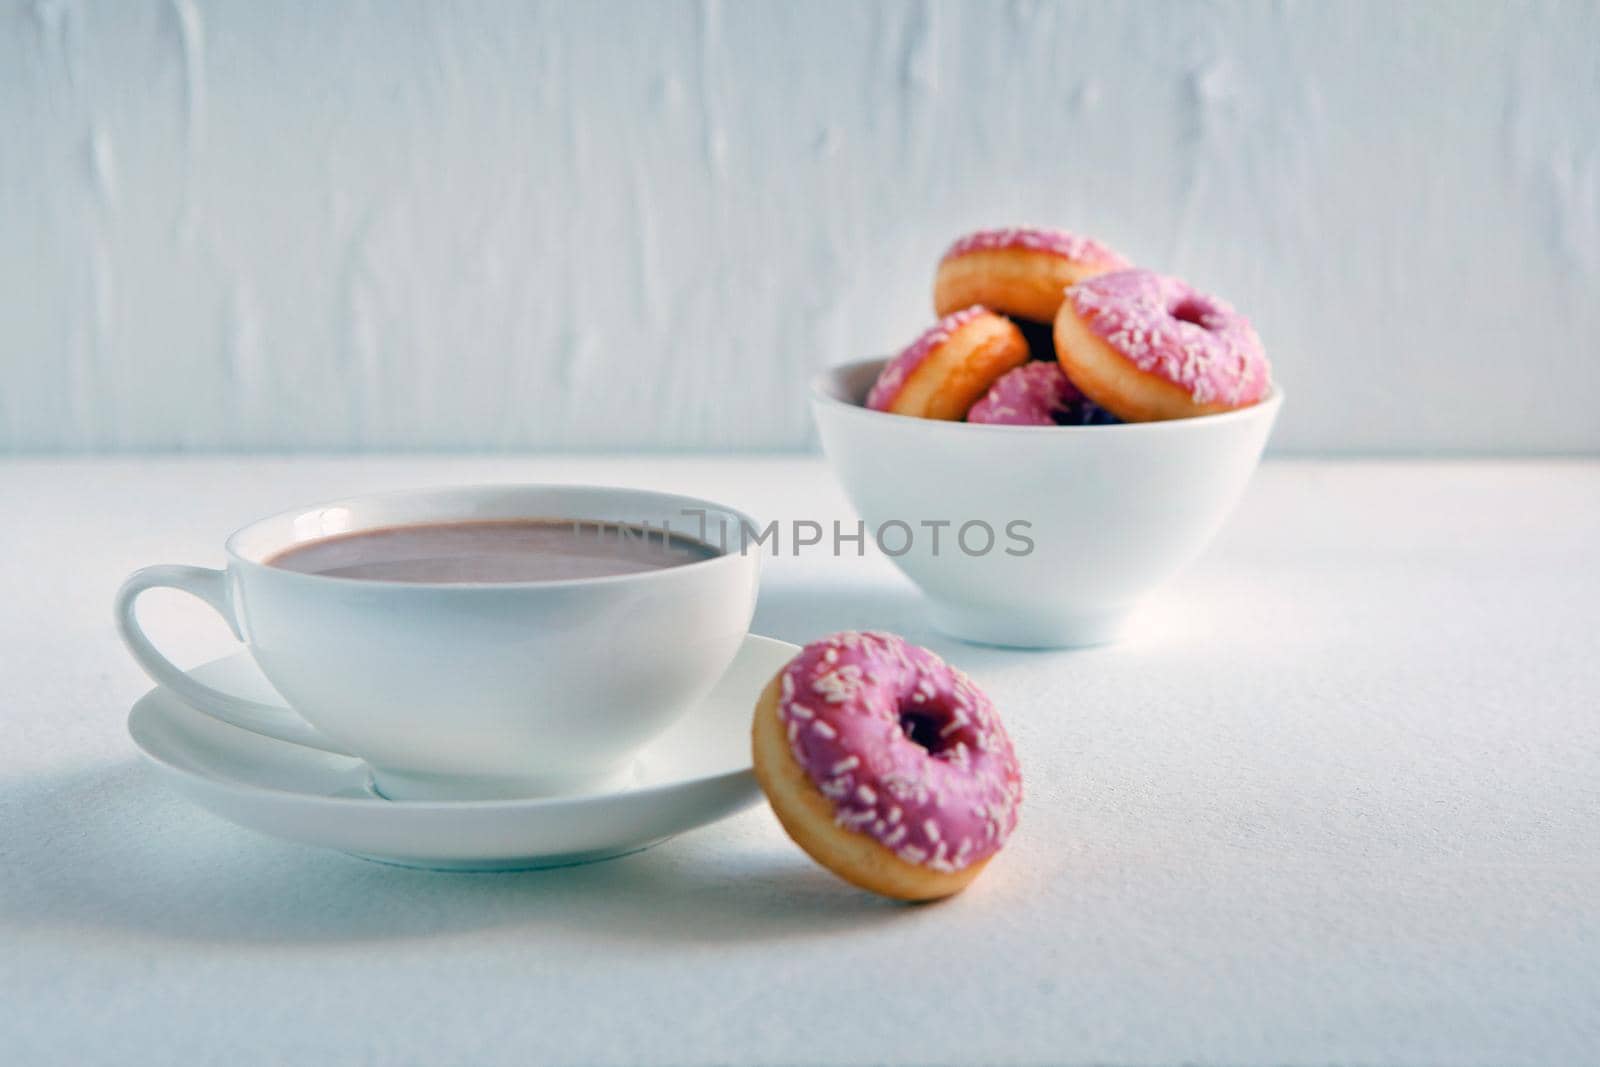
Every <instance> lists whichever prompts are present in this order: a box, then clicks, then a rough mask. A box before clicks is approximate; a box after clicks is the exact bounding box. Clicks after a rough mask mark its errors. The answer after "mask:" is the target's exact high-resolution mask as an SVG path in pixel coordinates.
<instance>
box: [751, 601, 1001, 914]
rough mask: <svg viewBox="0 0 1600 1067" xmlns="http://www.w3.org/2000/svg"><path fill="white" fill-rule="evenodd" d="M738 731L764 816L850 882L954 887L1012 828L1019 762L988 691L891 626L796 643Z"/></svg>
mask: <svg viewBox="0 0 1600 1067" xmlns="http://www.w3.org/2000/svg"><path fill="white" fill-rule="evenodd" d="M752 735H753V737H752V743H753V748H754V755H755V768H756V777H757V778H758V779H759V780H760V782H761V788H762V789H763V790H764V791H765V792H766V794H767V799H768V800H769V801H770V802H771V804H772V809H773V811H774V812H775V813H776V814H777V816H778V821H779V822H781V823H782V824H783V827H784V829H785V830H786V831H788V834H789V836H790V837H792V838H793V839H794V840H795V842H796V843H797V844H799V845H800V847H801V848H803V849H805V850H806V852H807V853H809V854H810V855H811V857H812V858H813V859H815V860H816V861H817V862H818V863H820V864H822V865H823V866H824V867H827V868H828V869H829V870H831V871H833V872H834V873H835V874H837V875H839V877H841V878H843V879H844V880H845V881H847V882H850V883H852V884H854V885H857V886H860V887H861V888H863V889H869V890H871V891H872V892H875V893H881V894H883V895H884V896H888V897H894V898H896V899H899V900H912V901H920V900H936V899H938V898H940V897H947V896H950V895H951V894H953V893H958V892H960V891H961V890H962V889H964V888H966V886H967V884H968V883H969V882H971V881H972V879H974V878H976V877H977V876H978V873H979V872H980V871H981V870H982V869H983V868H984V866H985V865H986V864H987V863H988V862H989V860H990V858H991V857H993V856H994V854H995V853H996V852H998V851H1000V848H1001V846H1003V845H1004V844H1005V842H1006V838H1008V837H1009V836H1010V835H1011V831H1012V830H1013V829H1015V827H1016V824H1017V808H1018V806H1019V804H1020V803H1021V801H1022V774H1021V771H1020V770H1019V769H1018V767H1017V758H1016V755H1015V753H1013V751H1012V748H1011V739H1010V738H1009V737H1007V736H1006V732H1005V728H1004V727H1003V726H1002V725H1001V724H1000V717H999V716H998V715H997V714H996V713H995V710H994V706H993V705H992V704H990V703H989V698H988V697H986V696H984V695H983V693H982V692H980V691H979V690H978V688H977V687H976V686H974V685H973V684H972V682H971V680H970V679H968V678H967V676H966V675H964V674H962V673H961V672H960V671H959V670H957V669H955V668H954V667H951V666H949V665H948V664H946V663H945V662H944V661H943V660H941V659H940V658H939V657H938V656H936V655H934V654H933V653H932V652H929V651H928V650H927V649H924V648H918V647H917V646H915V645H910V644H907V643H906V642H905V641H904V640H902V639H901V638H899V637H896V636H895V635H893V634H885V633H840V634H834V635H833V636H832V637H825V638H823V639H822V640H820V641H814V642H812V643H811V644H809V645H807V646H806V647H805V648H803V649H801V651H800V654H799V655H797V656H795V658H794V659H793V660H791V661H790V662H789V663H788V665H787V666H785V667H784V668H783V669H782V670H781V671H779V672H778V674H777V676H776V677H774V678H773V679H772V682H771V683H770V684H769V685H768V686H767V688H766V690H765V691H764V692H763V693H762V694H761V699H760V700H759V701H757V703H756V711H755V725H754V727H753V730H752Z"/></svg>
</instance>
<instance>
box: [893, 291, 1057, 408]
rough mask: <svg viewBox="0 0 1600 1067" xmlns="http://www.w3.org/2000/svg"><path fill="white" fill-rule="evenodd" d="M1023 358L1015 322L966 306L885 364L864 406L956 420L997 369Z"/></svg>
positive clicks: (999, 371)
mask: <svg viewBox="0 0 1600 1067" xmlns="http://www.w3.org/2000/svg"><path fill="white" fill-rule="evenodd" d="M1027 361H1028V341H1027V339H1026V338H1024V337H1023V336H1022V331H1020V330H1018V329H1017V327H1016V324H1015V323H1013V322H1012V321H1011V320H1010V319H1008V318H1006V317H1005V316H1003V315H996V314H995V313H994V312H992V311H990V310H989V309H988V308H981V307H969V308H965V309H963V310H961V311H957V312H955V313H954V314H951V315H946V316H945V317H944V318H942V319H940V320H939V321H938V322H936V323H935V324H934V325H933V326H931V327H929V328H928V330H927V331H926V332H924V333H923V334H922V336H921V337H918V338H917V339H916V340H915V341H913V342H911V344H910V345H908V346H906V349H905V350H904V351H903V352H901V353H900V354H899V355H898V356H895V357H894V358H893V359H891V360H890V361H889V362H888V363H886V364H884V367H883V370H882V371H880V372H879V373H878V380H877V381H875V382H874V383H873V384H872V389H871V390H870V391H869V392H868V393H867V407H869V408H871V409H872V410H874V411H889V412H893V413H894V414H896V415H915V416H918V417H919V418H924V419H945V420H947V421H956V420H959V419H960V418H961V417H962V416H963V415H965V414H966V413H967V409H968V408H970V407H972V405H973V404H974V403H975V402H976V401H977V400H978V398H980V397H981V396H983V394H984V393H986V392H988V391H989V386H991V385H993V384H994V383H995V381H996V380H997V379H998V378H999V377H1000V376H1001V375H1002V374H1004V373H1005V372H1006V371H1008V370H1010V369H1011V368H1012V367H1016V366H1019V365H1021V364H1023V363H1026V362H1027Z"/></svg>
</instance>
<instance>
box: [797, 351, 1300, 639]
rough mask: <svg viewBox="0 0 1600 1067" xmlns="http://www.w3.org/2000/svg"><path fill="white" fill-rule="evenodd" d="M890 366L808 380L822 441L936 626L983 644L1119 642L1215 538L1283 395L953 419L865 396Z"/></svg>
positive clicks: (840, 370) (867, 364) (850, 366)
mask: <svg viewBox="0 0 1600 1067" xmlns="http://www.w3.org/2000/svg"><path fill="white" fill-rule="evenodd" d="M883 364H884V361H883V360H881V359H873V360H863V361H860V362H856V363H847V364H843V365H841V366H837V367H834V368H832V369H830V370H827V371H824V372H823V373H822V374H821V375H819V376H818V377H817V378H816V379H815V381H814V382H813V385H812V412H813V415H814V417H815V419H816V423H817V430H818V432H819V434H820V436H821V439H822V447H823V451H824V452H826V454H827V456H828V460H829V462H830V463H831V464H832V466H833V469H834V472H835V474H836V475H837V476H838V478H839V481H840V482H841V483H842V484H843V486H844V489H845V492H846V494H847V495H848V496H849V497H850V500H851V502H852V503H853V504H854V505H855V507H856V510H857V511H858V512H860V514H861V516H862V518H863V519H864V520H865V521H866V523H867V527H868V530H869V536H871V535H873V534H876V535H877V540H878V543H879V546H880V548H882V549H883V550H884V552H885V554H887V555H889V556H890V558H891V559H892V560H893V562H894V564H895V565H896V566H897V567H899V568H900V570H901V571H903V572H904V573H905V575H906V576H907V577H908V578H910V579H911V581H912V582H914V583H915V584H916V585H917V587H918V588H919V589H921V591H922V592H923V594H924V595H925V596H926V597H927V599H928V603H929V609H930V613H931V616H932V620H933V622H934V624H935V625H936V626H938V628H939V629H941V630H943V631H945V632H946V633H949V634H951V635H952V636H954V637H959V638H962V639H963V640H967V641H973V642H977V643H980V644H993V645H1004V646H1010V647H1020V648H1063V647H1079V646H1087V645H1096V644H1102V643H1105V642H1107V641H1111V640H1114V639H1115V638H1116V637H1117V636H1118V635H1119V634H1120V633H1121V631H1122V629H1123V627H1124V625H1125V624H1126V622H1127V620H1128V618H1129V616H1130V614H1131V613H1132V611H1133V610H1134V607H1135V606H1136V605H1137V603H1138V601H1139V600H1140V599H1141V598H1142V597H1143V596H1145V595H1146V594H1147V593H1149V592H1150V591H1151V590H1152V589H1154V588H1156V587H1157V586H1158V585H1160V584H1161V583H1163V582H1165V581H1166V580H1167V579H1169V578H1170V577H1172V576H1173V575H1174V574H1175V573H1177V571H1178V570H1179V569H1181V568H1182V567H1183V566H1184V565H1185V564H1187V563H1188V562H1190V561H1191V560H1192V559H1194V558H1195V557H1196V556H1198V555H1199V554H1200V553H1201V552H1202V551H1203V550H1204V549H1205V547H1206V545H1207V544H1208V543H1209V542H1210V541H1211V538H1212V537H1213V536H1214V535H1215V534H1216V532H1217V530H1218V528H1220V527H1221V525H1222V523H1223V521H1224V520H1225V519H1226V518H1227V516H1228V514H1229V512H1230V511H1232V509H1233V507H1234V505H1235V504H1236V503H1237V501H1238V499H1239V497H1240V495H1241V494H1242V493H1243V491H1244V488H1245V485H1246V484H1247V483H1248V482H1249V479H1250V475H1251V473H1252V472H1253V471H1254V470H1255V468H1256V465H1257V463H1258V461H1259V460H1260V458H1261V451H1262V449H1263V448H1264V447H1265V445H1266V441H1267V437H1268V435H1269V434H1270V433H1271V431H1272V426H1273V423H1274V421H1275V420H1276V418H1277V415H1278V410H1279V408H1280V407H1281V406H1282V404H1283V394H1282V392H1281V391H1280V390H1278V389H1276V388H1274V390H1273V391H1272V393H1271V394H1270V395H1268V396H1267V398H1266V399H1264V400H1262V401H1261V402H1260V403H1259V404H1256V405H1253V406H1251V407H1248V408H1242V409H1240V410H1238V411H1231V412H1227V413H1225V414H1221V415H1206V416H1201V417H1199V418H1192V419H1175V420H1172V421H1167V422H1146V423H1123V424H1117V425H1110V426H998V425H987V424H984V425H977V424H970V423H964V422H944V421H938V420H934V419H919V418H913V417H909V416H904V415H894V414H889V413H886V412H880V411H873V410H871V409H869V408H867V407H865V406H864V405H863V401H864V398H865V396H866V393H867V390H868V389H870V388H871V385H872V383H873V381H875V380H876V379H877V376H878V372H879V371H880V370H881V369H882V367H883ZM936 534H937V537H936V536H935V535H936Z"/></svg>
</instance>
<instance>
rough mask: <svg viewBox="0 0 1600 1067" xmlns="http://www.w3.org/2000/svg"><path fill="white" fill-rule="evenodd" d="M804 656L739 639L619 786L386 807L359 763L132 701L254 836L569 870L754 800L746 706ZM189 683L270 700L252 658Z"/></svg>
mask: <svg viewBox="0 0 1600 1067" xmlns="http://www.w3.org/2000/svg"><path fill="white" fill-rule="evenodd" d="M798 651H799V649H797V648H796V647H795V646H794V645H791V644H788V643H786V642H783V641H774V640H771V639H769V638H765V637H756V636H753V635H752V636H748V637H746V638H744V640H743V642H742V643H741V645H740V648H739V652H738V654H737V656H736V657H735V658H734V660H733V663H732V664H731V665H730V666H729V668H728V670H727V672H726V673H724V674H723V676H722V678H721V679H720V680H719V681H718V682H717V683H716V685H715V686H714V687H713V688H712V690H711V692H710V693H709V694H707V695H706V697H705V698H704V699H703V700H701V701H700V702H698V703H697V704H696V705H695V706H694V707H693V708H691V709H690V710H689V712H688V713H687V714H685V715H684V716H682V717H681V718H679V719H678V720H677V721H676V722H675V723H674V724H673V725H672V726H671V727H669V728H668V729H667V730H666V732H665V733H663V734H662V735H661V736H660V737H658V738H656V739H655V740H654V741H652V742H650V744H649V745H647V746H646V747H645V748H643V749H642V750H641V751H640V752H639V753H638V754H637V755H636V757H635V758H634V760H633V763H632V766H631V767H630V769H629V773H628V775H627V776H626V777H627V781H626V782H624V783H623V784H622V786H621V787H619V788H616V789H613V790H610V791H607V792H600V793H590V794H584V795H579V796H563V797H542V798H521V799H512V800H478V801H390V800H385V799H383V798H381V797H379V796H377V795H376V794H375V793H373V792H372V790H371V789H370V786H369V772H368V768H367V766H366V765H365V764H363V763H361V762H359V761H357V760H354V759H351V758H349V757H346V756H334V755H330V754H328V753H325V752H319V751H317V750H316V749H312V748H307V747H305V746H303V745H296V744H286V743H284V742H282V741H275V740H272V739H271V738H267V737H263V736H261V735H259V734H255V733H251V732H248V731H245V730H240V729H237V728H235V727H233V726H229V725H227V724H225V723H222V722H218V721H217V720H216V719H214V718H211V717H209V716H208V715H206V714H204V713H203V712H201V711H197V710H195V709H193V708H191V707H190V706H189V705H188V704H187V703H186V702H185V701H182V700H180V699H178V697H177V696H176V695H175V694H174V693H172V692H171V691H170V690H168V689H165V688H156V689H154V690H152V691H151V692H149V693H148V694H146V695H145V696H144V697H143V699H141V700H140V701H139V702H138V703H137V704H135V705H134V707H133V710H132V712H131V713H130V714H129V716H128V732H129V734H130V735H132V737H133V740H134V743H135V744H137V745H138V746H139V749H140V751H141V752H143V753H144V755H145V756H147V757H148V758H149V759H150V761H151V762H152V763H154V765H155V766H156V767H157V768H158V769H159V770H160V771H161V772H162V775H163V777H164V778H165V779H166V780H167V781H168V782H169V783H170V784H171V785H173V786H174V787H175V788H177V789H178V790H179V791H180V792H181V793H182V794H183V795H184V796H185V797H187V798H189V799H190V800H192V801H194V802H195V803H196V804H198V805H200V806H201V807H203V808H205V809H206V810H208V811H210V812H212V813H213V814H216V815H219V816H221V817H222V818H224V819H227V820H229V821H230V822H233V823H237V824H238V825H240V826H245V827H248V828H250V829H252V830H258V831H260V832H262V833H266V834H271V835H273V836H275V837H281V838H285V839H288V840H291V841H298V842H301V843H303V844H308V845H315V846H319V847H322V848H332V849H338V850H339V851H341V852H349V853H354V854H356V855H359V856H363V857H365V858H368V859H376V860H381V861H383V862H386V863H398V864H402V865H404V866H408V867H429V868H434V869H440V870H514V869H526V868H533V867H555V866H564V865H566V864H571V863H584V862H589V861H593V860H600V859H607V858H610V857H612V856H618V855H622V854H625V853H628V852H633V851H636V850H638V849H641V848H644V847H646V846H648V845H651V844H653V843H655V842H657V841H660V840H662V839H663V838H667V837H671V836H673V835H674V834H679V833H683V832H684V831H687V830H691V829H694V828H695V827H697V826H704V825H706V824H708V823H711V822H714V821H716V820H718V819H722V818H725V817H727V816H729V815H732V814H734V813H735V812H738V811H742V810H744V809H745V808H748V807H749V806H750V805H752V804H754V803H755V802H756V801H757V800H758V799H760V796H761V790H760V787H759V786H758V785H757V784H756V779H755V772H754V771H753V770H752V769H751V766H750V712H751V708H752V707H754V706H755V702H756V697H757V696H759V695H760V692H761V689H762V687H763V686H765V685H766V684H767V682H769V681H771V679H772V676H773V674H775V673H776V672H777V671H778V669H779V668H780V667H782V666H783V665H784V664H785V663H787V662H788V661H789V659H790V658H791V657H792V656H793V655H794V654H795V653H796V652H798ZM189 674H190V676H191V677H192V678H193V680H194V681H196V682H197V683H199V684H201V685H204V686H206V687H207V691H216V692H224V693H228V694H230V695H232V696H236V697H239V698H240V699H246V700H270V699H271V698H272V696H273V689H272V686H271V685H270V684H268V682H267V680H266V679H265V678H264V677H262V675H261V672H260V670H259V669H258V668H257V667H256V665H255V663H254V661H252V660H251V658H250V657H249V656H248V655H246V654H244V653H237V654H235V655H233V656H229V657H227V658H225V659H220V660H217V661H215V662H213V663H208V664H206V665H204V666H202V667H197V668H195V669H194V670H193V671H192V672H189Z"/></svg>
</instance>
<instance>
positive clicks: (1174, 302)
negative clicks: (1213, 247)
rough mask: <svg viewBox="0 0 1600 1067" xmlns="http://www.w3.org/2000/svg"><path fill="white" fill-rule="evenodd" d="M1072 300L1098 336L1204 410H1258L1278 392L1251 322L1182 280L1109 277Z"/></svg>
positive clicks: (1126, 274) (1125, 274)
mask: <svg viewBox="0 0 1600 1067" xmlns="http://www.w3.org/2000/svg"><path fill="white" fill-rule="evenodd" d="M1067 300H1068V301H1069V302H1070V303H1071V304H1072V308H1073V310H1074V311H1076V312H1077V314H1078V317H1079V318H1080V319H1082V320H1083V322H1084V324H1085V325H1086V326H1087V327H1088V328H1089V330H1090V331H1091V332H1092V333H1094V334H1095V336H1097V337H1100V338H1102V339H1104V340H1105V341H1106V343H1108V344H1109V345H1111V347H1112V348H1115V349H1116V350H1117V351H1118V352H1121V353H1122V354H1123V355H1124V356H1126V357H1127V358H1128V359H1129V360H1130V361H1131V362H1132V363H1133V365H1134V366H1136V367H1138V368H1139V369H1140V370H1142V371H1145V372H1146V373H1149V374H1155V375H1157V376H1159V377H1161V378H1163V379H1165V380H1166V381H1169V382H1171V383H1173V384H1174V385H1177V386H1180V387H1181V388H1183V389H1185V390H1187V391H1188V392H1189V395H1190V396H1191V397H1193V398H1194V401H1195V403H1197V404H1209V403H1214V402H1217V401H1222V402H1224V403H1226V404H1228V405H1230V406H1235V407H1236V406H1239V405H1241V404H1253V403H1255V402H1256V401H1257V400H1260V399H1261V398H1262V397H1263V396H1265V395H1266V392H1267V388H1268V387H1269V386H1270V385H1271V367H1270V366H1269V364H1268V363H1267V356H1266V353H1265V352H1263V351H1262V348H1261V338H1259V337H1257V336H1256V331H1255V327H1253V326H1251V325H1250V320H1249V319H1247V318H1245V317H1244V316H1243V315H1241V314H1239V313H1238V312H1237V311H1234V310H1233V308H1231V307H1229V306H1228V305H1227V304H1225V303H1223V302H1222V301H1221V300H1218V299H1217V298H1216V297H1212V296H1207V295H1205V294H1204V293H1200V292H1196V291H1195V290H1194V289H1192V288H1191V287H1190V286H1189V285H1188V284H1186V283H1185V282H1182V281H1179V280H1178V279H1177V278H1171V277H1167V276H1166V275H1162V274H1156V273H1154V272H1152V271H1148V270H1125V271H1118V272H1116V273H1114V274H1102V275H1100V276H1099V277H1097V278H1090V279H1088V280H1086V281H1082V282H1079V283H1078V284H1077V285H1074V286H1072V287H1070V288H1069V289H1068V290H1067Z"/></svg>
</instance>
